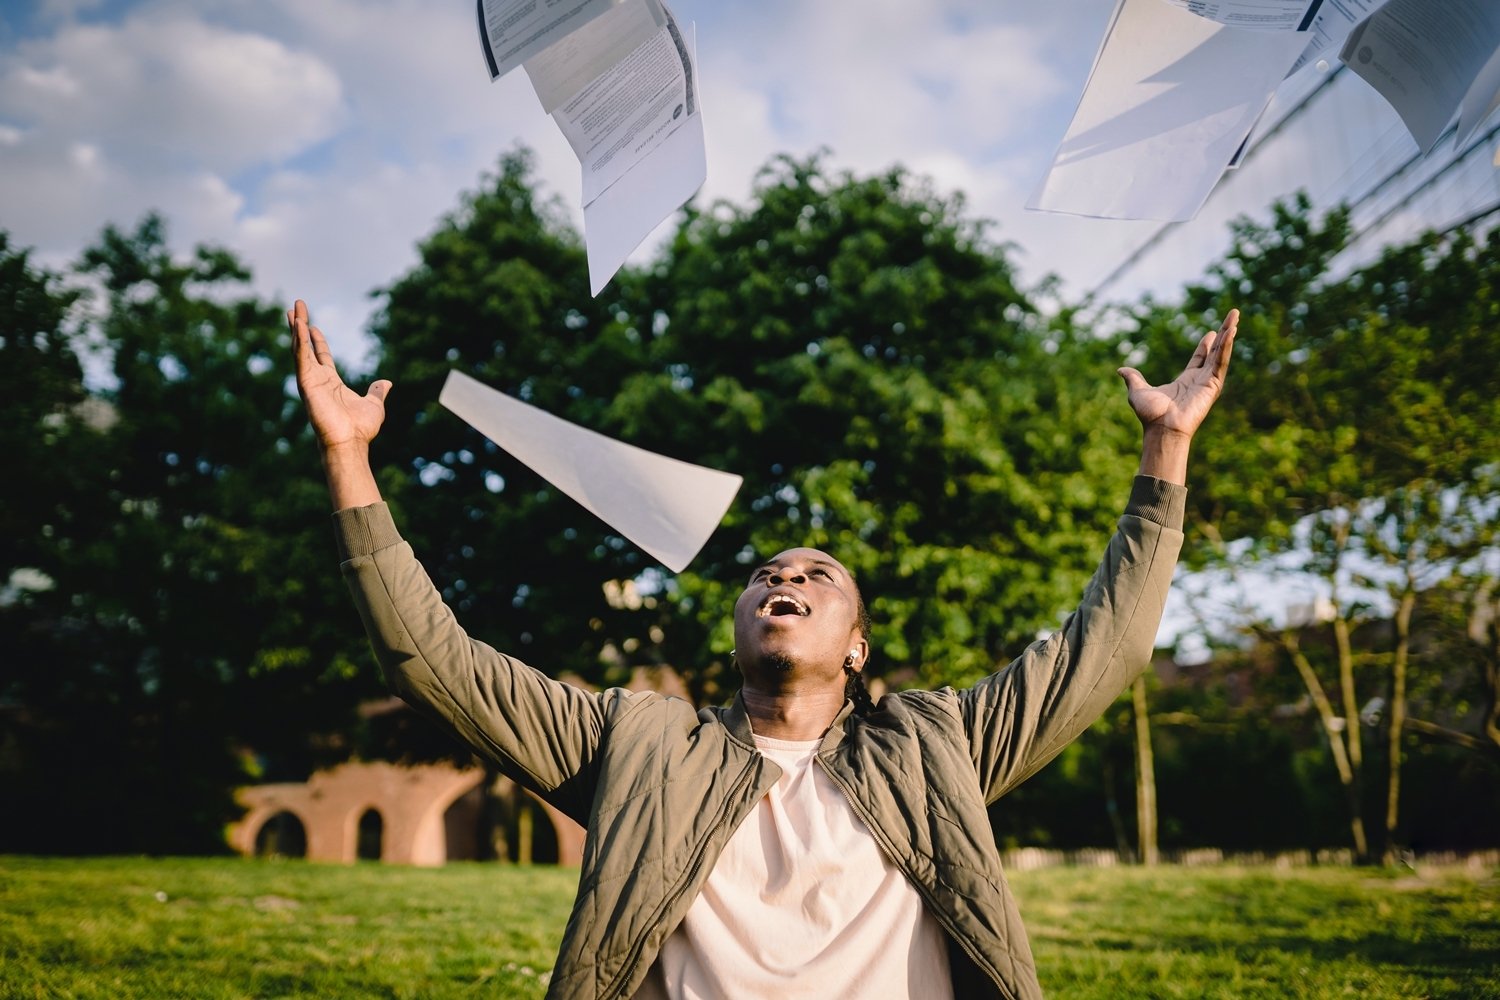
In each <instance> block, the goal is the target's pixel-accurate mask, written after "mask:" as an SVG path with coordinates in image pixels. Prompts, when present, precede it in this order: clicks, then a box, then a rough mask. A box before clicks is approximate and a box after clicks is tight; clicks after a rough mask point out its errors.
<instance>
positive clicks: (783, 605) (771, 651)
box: [734, 549, 868, 686]
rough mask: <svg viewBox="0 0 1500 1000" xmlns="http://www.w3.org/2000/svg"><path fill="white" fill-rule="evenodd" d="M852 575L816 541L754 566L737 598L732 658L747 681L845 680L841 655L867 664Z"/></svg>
mask: <svg viewBox="0 0 1500 1000" xmlns="http://www.w3.org/2000/svg"><path fill="white" fill-rule="evenodd" d="M857 594H858V591H857V590H856V589H855V586H854V578H853V577H851V576H850V575H849V571H848V570H846V569H845V568H844V567H843V565H842V564H841V563H839V561H838V560H837V559H835V558H833V557H832V556H830V555H828V554H827V553H824V552H820V551H818V550H817V549H788V550H787V551H785V552H782V553H779V554H778V555H776V556H775V557H773V558H772V559H771V560H769V561H768V562H765V563H763V564H762V565H760V566H759V567H757V568H756V569H755V570H754V571H753V572H752V573H751V574H750V583H749V585H747V586H746V587H745V590H744V592H743V593H741V594H740V596H739V600H737V601H735V604H734V643H735V659H736V660H737V661H738V662H739V664H740V669H741V670H742V671H743V672H744V674H745V679H746V681H747V682H751V683H754V682H757V681H759V680H762V679H764V680H766V681H770V682H771V683H772V684H773V685H774V686H780V685H781V684H782V682H783V681H784V680H787V679H791V680H797V681H802V680H808V681H817V682H826V683H828V684H829V685H830V686H832V685H835V684H837V685H842V684H843V682H844V677H843V666H844V660H845V658H846V657H848V655H849V654H850V652H851V651H853V652H854V653H855V654H856V655H855V667H856V668H862V667H863V666H864V661H865V655H866V652H867V650H868V645H867V644H866V642H865V641H864V638H863V636H861V635H860V631H859V612H858V607H859V600H858V597H857Z"/></svg>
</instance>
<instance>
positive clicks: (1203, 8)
mask: <svg viewBox="0 0 1500 1000" xmlns="http://www.w3.org/2000/svg"><path fill="white" fill-rule="evenodd" d="M1166 2H1167V3H1169V4H1171V5H1172V6H1173V7H1176V8H1178V9H1179V10H1185V11H1187V12H1188V13H1190V14H1197V15H1198V16H1199V17H1204V18H1207V19H1208V20H1210V21H1213V22H1215V23H1217V24H1223V25H1227V26H1229V27H1231V28H1251V29H1253V30H1256V31H1306V30H1307V29H1308V28H1309V27H1310V26H1311V25H1312V22H1313V18H1314V17H1316V16H1317V13H1318V7H1320V6H1321V5H1322V4H1323V0H1166Z"/></svg>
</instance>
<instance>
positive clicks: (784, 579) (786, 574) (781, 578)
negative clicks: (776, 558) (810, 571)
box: [771, 569, 807, 587]
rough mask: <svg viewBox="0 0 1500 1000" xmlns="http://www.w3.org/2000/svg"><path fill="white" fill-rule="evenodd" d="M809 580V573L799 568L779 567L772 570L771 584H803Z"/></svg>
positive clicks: (776, 585) (777, 585) (775, 585)
mask: <svg viewBox="0 0 1500 1000" xmlns="http://www.w3.org/2000/svg"><path fill="white" fill-rule="evenodd" d="M806 582H807V574H805V573H803V572H802V571H801V570H799V569H778V570H772V571H771V586H773V587H779V586H781V585H782V584H783V583H795V584H796V585H797V586H799V587H800V586H802V585H803V584H805V583H806Z"/></svg>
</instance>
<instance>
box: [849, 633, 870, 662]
mask: <svg viewBox="0 0 1500 1000" xmlns="http://www.w3.org/2000/svg"><path fill="white" fill-rule="evenodd" d="M849 657H850V659H852V660H853V661H854V662H853V663H851V664H850V665H849V669H851V670H855V671H860V670H864V669H865V663H866V662H867V661H868V660H869V659H870V644H869V643H868V642H866V641H865V637H864V636H862V635H860V634H859V630H858V629H855V630H854V631H853V632H851V633H850V634H849Z"/></svg>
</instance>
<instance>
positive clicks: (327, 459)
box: [286, 299, 391, 510]
mask: <svg viewBox="0 0 1500 1000" xmlns="http://www.w3.org/2000/svg"><path fill="white" fill-rule="evenodd" d="M286 322H287V326H288V327H289V328H290V329H291V331H292V358H293V360H294V361H295V363H296V368H297V391H298V392H300V393H301V394H302V402H303V404H304V405H305V406H306V407H307V416H308V419H309V420H311V421H312V425H313V431H314V432H315V433H316V434H317V435H318V444H319V446H320V447H321V448H322V450H323V470H324V472H326V473H327V475H328V492H329V495H330V496H331V497H332V499H333V509H334V510H342V509H344V508H346V507H363V506H366V505H368V504H372V503H379V502H380V491H379V489H378V488H377V487H376V484H375V476H374V473H373V472H372V471H371V469H370V442H371V441H373V440H374V439H375V435H376V434H378V433H380V425H381V424H382V423H383V422H384V421H385V397H386V394H387V393H388V392H390V391H391V383H390V382H389V381H387V380H386V379H381V380H379V381H378V382H372V383H371V384H370V391H369V392H368V393H366V394H365V395H363V396H361V395H360V394H359V393H357V392H355V391H354V390H353V389H351V388H349V387H348V386H347V385H345V384H344V380H343V379H341V378H339V373H338V369H337V368H335V367H334V365H333V354H332V352H330V351H329V350H328V341H327V340H326V339H325V338H324V337H323V332H322V331H321V330H319V329H318V328H317V327H315V326H309V325H308V322H307V303H305V302H303V301H302V300H301V299H298V300H297V304H296V305H295V306H293V307H292V309H291V310H290V311H289V312H288V313H287V314H286Z"/></svg>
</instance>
